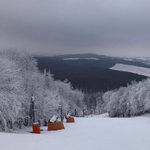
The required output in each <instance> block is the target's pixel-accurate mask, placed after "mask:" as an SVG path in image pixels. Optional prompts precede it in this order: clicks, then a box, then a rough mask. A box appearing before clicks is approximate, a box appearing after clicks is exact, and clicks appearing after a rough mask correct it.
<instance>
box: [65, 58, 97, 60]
mask: <svg viewBox="0 0 150 150" xmlns="http://www.w3.org/2000/svg"><path fill="white" fill-rule="evenodd" d="M80 59H83V60H88V59H89V60H99V59H98V58H64V59H63V60H80Z"/></svg>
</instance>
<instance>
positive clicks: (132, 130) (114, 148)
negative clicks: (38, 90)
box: [0, 114, 150, 150]
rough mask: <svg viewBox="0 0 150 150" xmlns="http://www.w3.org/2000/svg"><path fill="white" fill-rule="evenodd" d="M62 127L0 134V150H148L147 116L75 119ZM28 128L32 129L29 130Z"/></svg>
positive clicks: (105, 115)
mask: <svg viewBox="0 0 150 150" xmlns="http://www.w3.org/2000/svg"><path fill="white" fill-rule="evenodd" d="M64 125H65V129H64V130H59V131H47V128H45V127H44V128H43V129H44V130H45V131H42V133H41V134H33V133H27V131H26V132H25V131H24V132H21V131H20V132H19V133H0V149H1V150H50V149H52V150H149V149H150V116H143V117H135V118H109V117H108V115H107V114H104V115H100V116H93V117H88V118H75V123H64ZM29 130H30V131H31V128H30V129H29Z"/></svg>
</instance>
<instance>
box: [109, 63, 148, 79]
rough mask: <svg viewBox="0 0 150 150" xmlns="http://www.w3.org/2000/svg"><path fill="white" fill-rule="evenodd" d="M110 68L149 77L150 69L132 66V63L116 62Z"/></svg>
mask: <svg viewBox="0 0 150 150" xmlns="http://www.w3.org/2000/svg"><path fill="white" fill-rule="evenodd" d="M110 69H112V70H118V71H124V72H131V73H135V74H139V75H144V76H147V77H150V69H149V68H143V67H137V66H133V65H124V64H116V65H115V66H113V67H111V68H110Z"/></svg>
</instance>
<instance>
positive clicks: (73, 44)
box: [0, 0, 150, 57]
mask: <svg viewBox="0 0 150 150" xmlns="http://www.w3.org/2000/svg"><path fill="white" fill-rule="evenodd" d="M7 48H17V49H18V50H20V51H21V50H26V51H29V52H31V53H34V54H66V53H69V54H72V53H96V54H105V55H111V56H149V57H150V1H149V0H0V49H7Z"/></svg>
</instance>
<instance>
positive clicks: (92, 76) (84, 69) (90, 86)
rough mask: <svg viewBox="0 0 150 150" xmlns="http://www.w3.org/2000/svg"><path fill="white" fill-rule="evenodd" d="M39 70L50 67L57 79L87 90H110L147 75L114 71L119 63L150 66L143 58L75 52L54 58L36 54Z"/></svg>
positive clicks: (139, 79)
mask: <svg viewBox="0 0 150 150" xmlns="http://www.w3.org/2000/svg"><path fill="white" fill-rule="evenodd" d="M34 58H36V59H37V61H38V68H39V70H41V71H43V70H44V69H46V70H50V72H51V73H52V74H54V78H55V79H56V80H62V81H63V80H65V79H68V81H69V82H71V84H72V85H73V87H74V88H80V89H82V90H83V91H96V92H97V91H107V90H111V89H115V88H119V87H120V86H126V85H127V84H128V83H130V82H131V81H132V80H136V81H141V80H142V79H146V78H147V77H146V76H142V75H137V74H133V73H129V72H121V71H116V70H110V69H109V68H111V67H113V66H115V64H118V63H119V64H126V65H134V66H140V67H145V68H150V66H149V65H148V64H145V63H143V62H140V61H139V60H138V61H136V60H133V61H132V60H131V59H130V60H127V58H126V59H124V58H115V57H109V56H104V55H96V54H71V55H60V56H53V57H46V56H45V57H44V56H42V57H40V56H38V57H34Z"/></svg>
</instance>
